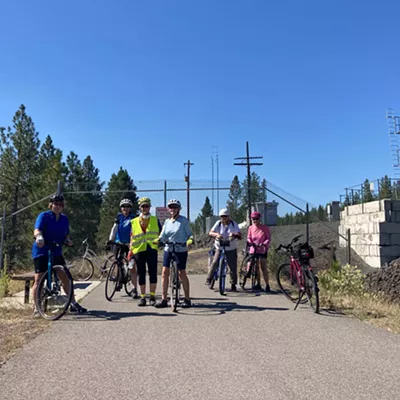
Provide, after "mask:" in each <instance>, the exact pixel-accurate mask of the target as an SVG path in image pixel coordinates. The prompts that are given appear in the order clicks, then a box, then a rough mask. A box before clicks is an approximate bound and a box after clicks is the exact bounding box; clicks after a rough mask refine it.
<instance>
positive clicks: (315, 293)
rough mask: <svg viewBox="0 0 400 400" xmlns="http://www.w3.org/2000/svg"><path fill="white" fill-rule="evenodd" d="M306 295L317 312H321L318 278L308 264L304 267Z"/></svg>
mask: <svg viewBox="0 0 400 400" xmlns="http://www.w3.org/2000/svg"><path fill="white" fill-rule="evenodd" d="M303 272H304V279H305V289H306V296H307V300H308V303H309V305H310V307H311V308H312V309H313V310H314V312H315V313H317V314H318V313H319V288H318V283H317V282H318V278H317V277H316V276H315V275H314V273H313V271H312V270H311V269H309V268H308V267H307V266H304V267H303Z"/></svg>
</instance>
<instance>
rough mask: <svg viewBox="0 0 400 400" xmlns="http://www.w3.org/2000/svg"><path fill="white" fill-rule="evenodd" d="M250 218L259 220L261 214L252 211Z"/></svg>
mask: <svg viewBox="0 0 400 400" xmlns="http://www.w3.org/2000/svg"><path fill="white" fill-rule="evenodd" d="M250 218H256V219H257V218H258V219H260V218H261V214H260V213H259V212H258V211H253V212H252V213H251V214H250Z"/></svg>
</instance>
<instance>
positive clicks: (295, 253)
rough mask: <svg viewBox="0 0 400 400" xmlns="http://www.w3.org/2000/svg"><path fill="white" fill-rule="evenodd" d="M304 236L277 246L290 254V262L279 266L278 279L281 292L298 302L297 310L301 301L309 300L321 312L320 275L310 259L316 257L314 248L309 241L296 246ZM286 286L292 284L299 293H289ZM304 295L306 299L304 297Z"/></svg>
mask: <svg viewBox="0 0 400 400" xmlns="http://www.w3.org/2000/svg"><path fill="white" fill-rule="evenodd" d="M302 236H303V235H299V236H296V237H295V238H294V239H292V241H291V242H290V243H289V244H288V245H282V244H280V245H279V246H278V247H277V249H276V251H280V249H281V248H282V249H284V250H285V252H286V253H288V254H289V255H290V262H289V263H288V262H285V263H282V264H281V265H280V266H279V267H278V269H277V271H276V281H277V283H278V286H279V288H280V290H281V292H282V293H283V294H284V295H285V296H286V297H287V298H288V299H289V300H290V301H292V302H293V303H296V305H295V307H294V309H295V310H296V309H297V307H298V305H299V304H300V303H301V304H304V303H306V302H308V303H309V305H310V307H311V308H312V309H313V310H314V312H315V313H319V288H318V277H317V276H315V275H314V272H313V270H312V267H311V265H310V259H312V258H314V250H313V248H312V247H311V246H310V245H309V244H308V242H305V243H299V244H298V245H296V246H295V243H297V242H298V241H299V239H300V237H302ZM286 286H292V287H293V289H294V291H295V293H297V295H295V294H290V293H288V292H287V290H286ZM289 290H290V289H289ZM304 295H305V296H306V299H303V297H304Z"/></svg>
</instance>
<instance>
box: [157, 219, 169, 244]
mask: <svg viewBox="0 0 400 400" xmlns="http://www.w3.org/2000/svg"><path fill="white" fill-rule="evenodd" d="M167 221H168V220H167ZM167 221H165V222H164V226H163V227H162V229H161V232H160V235H159V236H158V241H160V242H163V241H165V240H166V239H167V234H166V232H165V230H166V226H167V223H168V222H167Z"/></svg>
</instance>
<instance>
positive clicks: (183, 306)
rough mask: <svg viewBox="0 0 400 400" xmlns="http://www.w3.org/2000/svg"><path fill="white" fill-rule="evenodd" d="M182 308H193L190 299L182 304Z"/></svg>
mask: <svg viewBox="0 0 400 400" xmlns="http://www.w3.org/2000/svg"><path fill="white" fill-rule="evenodd" d="M181 307H182V308H189V307H192V302H191V301H190V299H184V300H183V302H182V303H181Z"/></svg>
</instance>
